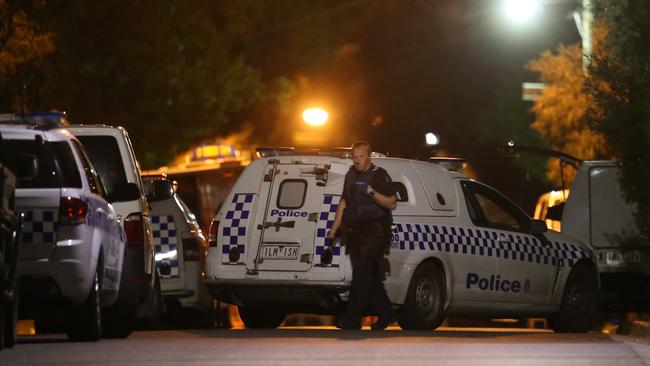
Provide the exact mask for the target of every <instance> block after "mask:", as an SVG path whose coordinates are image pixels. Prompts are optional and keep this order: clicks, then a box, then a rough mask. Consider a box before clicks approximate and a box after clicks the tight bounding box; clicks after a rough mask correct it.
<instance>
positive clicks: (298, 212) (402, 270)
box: [205, 148, 598, 332]
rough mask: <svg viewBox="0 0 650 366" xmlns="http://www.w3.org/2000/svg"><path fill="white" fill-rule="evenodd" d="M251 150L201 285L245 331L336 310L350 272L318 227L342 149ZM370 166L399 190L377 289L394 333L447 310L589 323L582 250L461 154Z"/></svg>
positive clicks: (345, 160)
mask: <svg viewBox="0 0 650 366" xmlns="http://www.w3.org/2000/svg"><path fill="white" fill-rule="evenodd" d="M257 154H258V156H259V157H260V158H259V159H257V160H255V161H253V162H252V163H251V164H250V165H249V166H248V167H247V168H246V169H245V170H244V171H243V173H242V175H241V176H240V177H239V179H238V181H237V182H236V184H235V186H234V188H233V189H232V191H231V192H230V194H229V196H228V197H227V199H226V202H225V203H224V205H223V206H222V208H221V209H220V210H219V212H218V213H217V215H216V217H215V218H214V220H213V223H212V225H211V227H210V230H209V237H208V242H209V252H208V258H207V263H206V267H207V278H206V280H205V284H206V286H207V287H208V289H209V290H210V292H211V294H212V295H213V297H215V298H216V299H217V300H221V301H225V302H228V303H231V304H235V305H237V306H238V308H239V313H240V316H241V317H242V320H243V321H244V323H245V324H246V326H247V327H251V328H267V327H276V326H279V325H280V324H281V323H282V321H283V319H284V317H285V316H286V315H287V314H290V313H297V312H315V313H324V314H337V313H339V312H341V311H342V310H343V309H344V305H345V302H346V301H347V298H348V293H349V288H350V280H351V276H352V269H351V267H350V261H349V258H348V256H347V255H346V253H345V248H344V247H341V242H340V239H335V240H330V239H329V238H327V237H326V234H327V231H328V230H329V228H330V227H331V225H332V223H333V221H334V216H335V213H336V208H337V205H338V202H339V200H340V197H341V193H342V191H343V180H344V176H345V174H346V173H347V171H348V170H349V169H350V167H351V165H352V161H351V159H350V156H351V155H350V154H351V151H350V150H349V149H333V150H308V151H298V150H294V149H292V148H279V149H271V148H270V149H258V151H257ZM373 163H374V164H375V165H377V166H379V167H382V168H384V169H386V171H388V173H389V174H390V176H391V177H392V179H393V182H394V185H395V188H396V192H397V194H396V196H397V207H396V209H395V210H393V212H392V214H393V229H392V237H391V248H390V255H389V257H388V259H389V261H390V273H389V274H388V276H387V279H386V281H385V286H386V290H387V292H388V295H389V298H390V299H391V302H392V303H393V305H394V307H395V308H396V310H397V312H398V324H399V325H400V326H401V327H402V328H403V329H435V328H436V327H437V326H438V325H440V323H441V322H442V321H443V319H444V317H445V316H446V315H455V316H462V317H485V318H503V317H508V318H517V317H522V318H523V317H546V318H548V319H549V321H550V324H551V326H552V327H553V329H555V330H556V331H560V332H584V331H587V330H588V329H589V328H590V326H591V323H592V320H593V318H594V316H595V313H596V307H595V305H596V299H597V296H598V276H597V272H596V267H595V265H594V261H593V259H592V252H591V250H590V249H589V248H588V247H586V246H585V245H584V244H582V243H580V242H578V241H575V240H572V239H570V238H568V237H565V236H563V235H561V234H559V233H557V232H555V231H551V230H547V228H546V225H545V224H544V222H542V221H537V220H532V219H531V218H530V217H528V216H527V215H526V214H525V213H524V211H522V210H521V209H520V208H519V207H517V206H516V205H515V204H514V203H512V201H510V200H509V199H508V198H506V197H505V196H503V195H502V194H500V193H499V192H497V191H495V190H494V189H492V188H490V187H488V186H487V185H484V184H481V183H479V182H477V181H475V180H472V179H469V178H468V177H467V176H466V175H464V174H463V173H462V172H460V171H459V168H460V167H462V165H463V164H464V161H462V160H456V159H438V160H436V161H434V162H427V161H416V160H408V159H398V158H387V157H381V156H377V155H376V154H375V157H374V158H373Z"/></svg>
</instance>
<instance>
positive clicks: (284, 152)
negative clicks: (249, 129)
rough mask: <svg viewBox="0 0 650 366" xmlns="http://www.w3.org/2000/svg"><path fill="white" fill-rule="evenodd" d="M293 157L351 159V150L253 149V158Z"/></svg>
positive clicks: (338, 148) (374, 153) (379, 155)
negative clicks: (308, 156) (312, 156)
mask: <svg viewBox="0 0 650 366" xmlns="http://www.w3.org/2000/svg"><path fill="white" fill-rule="evenodd" d="M293 155H316V156H334V157H337V158H343V159H352V148H350V147H331V148H323V149H296V148H294V147H258V148H257V149H255V156H256V157H257V158H266V157H271V156H293ZM371 156H372V157H373V158H383V157H386V155H384V154H381V153H377V152H373V153H372V154H371Z"/></svg>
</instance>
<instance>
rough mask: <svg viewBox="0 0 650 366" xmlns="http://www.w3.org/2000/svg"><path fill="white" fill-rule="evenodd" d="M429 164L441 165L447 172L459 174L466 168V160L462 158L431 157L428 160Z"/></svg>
mask: <svg viewBox="0 0 650 366" xmlns="http://www.w3.org/2000/svg"><path fill="white" fill-rule="evenodd" d="M429 162H430V163H434V164H438V165H442V166H443V167H445V168H447V170H451V171H455V172H460V171H462V170H464V169H466V168H467V159H463V158H443V157H438V156H432V157H430V158H429Z"/></svg>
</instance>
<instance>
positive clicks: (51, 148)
mask: <svg viewBox="0 0 650 366" xmlns="http://www.w3.org/2000/svg"><path fill="white" fill-rule="evenodd" d="M64 117H65V116H64V115H61V116H57V114H55V113H51V114H45V115H36V116H31V115H27V116H26V115H19V116H14V115H0V121H1V122H0V123H2V124H0V132H1V133H2V137H3V139H4V141H3V146H2V154H3V157H4V159H5V160H6V162H7V164H8V166H9V167H10V168H11V169H12V171H14V172H15V174H16V190H15V210H16V211H19V212H20V213H21V215H22V221H23V222H22V223H23V227H22V233H21V236H20V244H19V247H20V249H19V257H18V258H19V266H18V275H19V277H20V292H21V301H20V302H21V304H20V308H21V309H20V312H21V314H22V315H23V316H27V317H30V318H31V319H35V318H36V319H38V318H39V317H43V316H58V315H63V318H64V320H65V323H66V330H67V334H68V337H69V338H70V339H72V340H82V341H92V340H97V339H99V338H100V337H102V336H104V337H126V336H128V335H129V334H130V333H131V331H132V329H133V324H132V323H133V320H134V318H135V314H136V310H137V308H136V306H137V303H136V298H135V292H134V288H133V286H134V285H133V282H134V278H133V273H132V272H131V271H129V270H128V267H125V261H124V252H125V242H124V240H125V235H124V232H123V230H122V228H121V226H120V223H119V220H118V218H117V215H116V213H115V210H114V209H113V205H112V204H111V203H110V202H119V201H123V200H128V199H131V197H129V194H128V192H127V193H124V194H115V195H112V196H108V195H107V194H106V191H105V189H104V187H103V185H102V182H101V179H100V178H99V176H98V175H97V172H96V171H95V168H94V167H93V165H92V163H91V162H90V160H89V158H88V156H87V154H86V151H85V149H84V148H83V146H82V145H81V143H80V142H79V141H78V140H77V139H76V138H75V137H74V136H73V135H72V134H71V133H70V132H68V131H67V130H65V129H63V128H59V127H61V123H62V122H61V121H62V120H63V119H64ZM125 268H126V269H125Z"/></svg>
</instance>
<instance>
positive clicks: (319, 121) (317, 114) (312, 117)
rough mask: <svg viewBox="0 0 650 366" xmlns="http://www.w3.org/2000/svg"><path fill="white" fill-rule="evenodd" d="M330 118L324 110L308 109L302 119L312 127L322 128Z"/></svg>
mask: <svg viewBox="0 0 650 366" xmlns="http://www.w3.org/2000/svg"><path fill="white" fill-rule="evenodd" d="M328 118H329V114H328V113H327V111H326V110H324V109H322V108H308V109H305V111H304V112H302V119H303V120H304V121H305V122H306V123H307V124H309V125H311V126H322V125H324V124H325V122H327V119H328Z"/></svg>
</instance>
